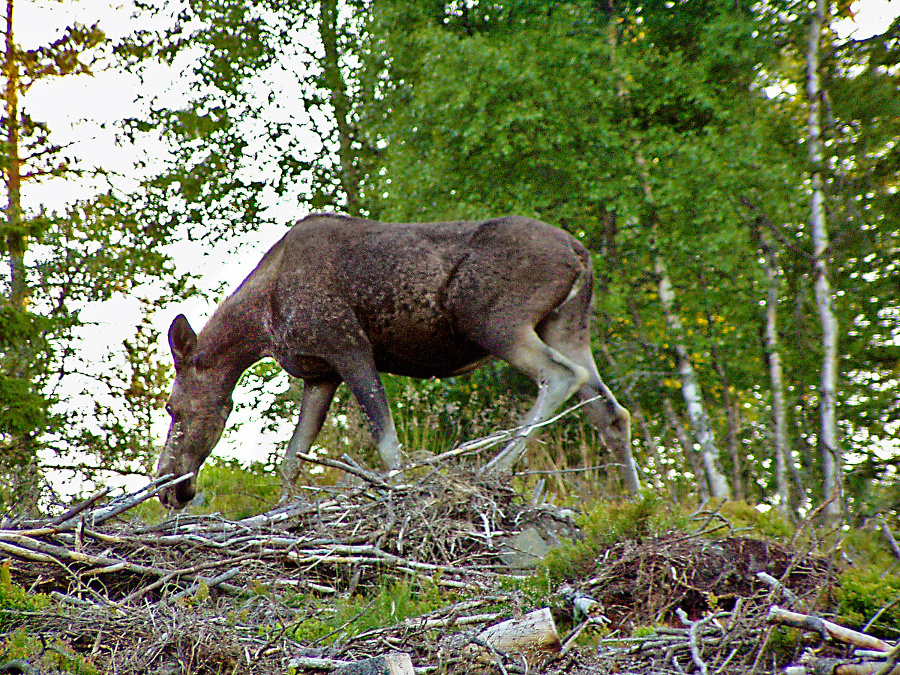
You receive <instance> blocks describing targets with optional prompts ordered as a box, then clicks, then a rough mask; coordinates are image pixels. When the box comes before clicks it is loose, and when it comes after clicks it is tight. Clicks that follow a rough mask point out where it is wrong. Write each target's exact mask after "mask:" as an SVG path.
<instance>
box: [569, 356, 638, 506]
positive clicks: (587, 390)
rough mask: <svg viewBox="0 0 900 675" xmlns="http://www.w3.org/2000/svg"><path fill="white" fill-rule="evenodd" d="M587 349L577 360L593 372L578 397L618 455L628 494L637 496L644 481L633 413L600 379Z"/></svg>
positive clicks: (603, 437)
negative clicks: (633, 450) (636, 459)
mask: <svg viewBox="0 0 900 675" xmlns="http://www.w3.org/2000/svg"><path fill="white" fill-rule="evenodd" d="M585 351H586V357H584V358H583V359H579V360H578V362H579V363H582V364H583V365H585V366H586V367H587V368H588V372H589V373H590V377H589V378H588V381H587V383H586V384H585V385H584V386H583V387H582V388H581V389H580V390H579V391H578V397H579V398H580V399H581V400H582V401H585V404H584V414H585V415H586V416H587V418H588V419H589V420H590V421H591V424H593V425H594V427H595V428H596V429H597V431H598V432H599V433H600V437H601V438H602V439H603V442H604V444H605V445H606V446H607V447H608V448H609V449H610V450H612V452H613V453H614V454H615V455H616V459H617V463H618V466H619V473H620V474H621V476H622V481H623V482H624V483H625V487H626V489H627V490H628V492H629V494H630V495H631V496H632V497H638V496H639V495H640V490H641V484H640V480H639V479H638V473H637V467H636V466H635V463H634V456H633V455H632V454H631V415H630V414H629V413H628V411H627V410H626V409H625V408H623V407H622V406H621V405H619V402H618V401H617V400H616V397H615V396H613V393H612V392H611V391H610V390H609V388H608V387H607V386H606V384H604V382H603V380H601V379H600V375H599V374H598V373H597V366H596V365H595V364H594V359H593V357H592V356H591V353H590V351H589V350H587V349H586V350H585Z"/></svg>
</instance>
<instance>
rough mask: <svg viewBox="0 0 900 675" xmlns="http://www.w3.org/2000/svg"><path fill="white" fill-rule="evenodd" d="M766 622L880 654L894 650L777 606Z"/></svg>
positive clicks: (872, 638) (818, 619) (829, 623)
mask: <svg viewBox="0 0 900 675" xmlns="http://www.w3.org/2000/svg"><path fill="white" fill-rule="evenodd" d="M766 621H768V622H769V623H779V624H783V625H785V626H791V627H793V628H802V629H804V630H809V631H815V632H817V633H819V634H821V635H822V636H823V637H829V638H831V639H832V640H838V641H840V642H847V643H849V644H852V645H855V646H857V647H862V648H863V649H874V650H876V651H879V652H885V653H887V652H890V651H891V649H892V648H893V647H892V646H891V645H889V644H888V643H887V642H885V641H884V640H879V639H878V638H876V637H872V636H871V635H866V634H865V633H860V632H859V631H855V630H851V629H850V628H844V627H843V626H839V625H838V624H836V623H831V621H826V620H825V619H820V618H819V617H817V616H809V615H808V614H799V613H797V612H789V611H787V610H786V609H781V608H780V607H778V606H776V605H772V607H770V608H769V613H768V614H767V615H766Z"/></svg>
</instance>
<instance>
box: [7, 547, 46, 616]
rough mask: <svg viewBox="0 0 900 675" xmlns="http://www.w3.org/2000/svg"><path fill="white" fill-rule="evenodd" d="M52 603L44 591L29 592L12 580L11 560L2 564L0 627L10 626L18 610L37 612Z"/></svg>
mask: <svg viewBox="0 0 900 675" xmlns="http://www.w3.org/2000/svg"><path fill="white" fill-rule="evenodd" d="M49 604H50V598H49V597H47V596H46V595H44V594H43V593H29V592H28V591H26V590H25V589H24V588H22V587H21V586H17V585H16V584H14V583H13V582H12V574H11V573H10V567H9V561H6V562H4V563H3V564H2V565H0V609H2V610H6V611H4V612H0V629H2V628H4V627H8V626H9V621H10V617H11V616H15V615H14V613H11V612H10V610H12V612H16V611H21V612H35V611H38V610H40V609H43V608H44V607H46V606H47V605H49Z"/></svg>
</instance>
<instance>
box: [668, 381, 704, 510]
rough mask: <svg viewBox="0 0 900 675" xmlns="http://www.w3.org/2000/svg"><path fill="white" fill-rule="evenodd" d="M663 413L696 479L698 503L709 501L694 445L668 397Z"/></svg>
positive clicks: (701, 467)
mask: <svg viewBox="0 0 900 675" xmlns="http://www.w3.org/2000/svg"><path fill="white" fill-rule="evenodd" d="M663 411H664V412H665V413H666V419H667V420H668V422H669V426H670V427H672V432H673V433H674V434H675V438H677V439H678V444H679V445H680V446H681V449H682V450H683V451H684V456H685V458H686V459H687V461H688V464H690V465H691V471H693V472H694V476H695V477H696V479H697V491H698V492H699V493H700V501H701V502H705V501H707V500H708V499H709V487H708V486H707V481H706V480H704V473H705V472H704V470H703V466H702V465H701V464H700V459H699V458H698V457H697V451H696V450H694V444H693V443H691V439H690V438H689V437H688V435H687V430H686V429H685V428H684V425H683V424H682V423H681V419H680V418H679V417H678V413H676V412H675V406H673V405H672V399H670V398H669V397H668V396H667V397H666V398H664V399H663Z"/></svg>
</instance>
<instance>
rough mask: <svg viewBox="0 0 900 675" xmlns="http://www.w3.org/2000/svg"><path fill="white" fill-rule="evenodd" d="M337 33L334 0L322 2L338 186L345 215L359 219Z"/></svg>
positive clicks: (350, 124)
mask: <svg viewBox="0 0 900 675" xmlns="http://www.w3.org/2000/svg"><path fill="white" fill-rule="evenodd" d="M339 30H340V28H339V26H338V5H337V0H322V2H321V3H320V5H319V38H320V39H321V40H322V47H323V49H324V51H325V58H324V59H323V60H322V71H323V72H322V79H323V82H324V85H325V87H326V89H327V90H328V95H329V100H330V101H331V107H332V110H333V111H334V123H335V128H336V129H337V134H338V162H339V163H340V183H341V189H342V190H343V192H344V197H345V199H346V200H347V202H346V204H345V207H344V208H345V209H346V211H347V214H348V215H351V216H358V215H360V210H361V209H360V195H359V187H360V176H359V161H358V157H357V156H356V152H355V150H354V147H353V135H354V134H353V128H354V127H353V121H352V105H351V103H350V97H349V96H347V85H346V83H345V82H344V75H343V73H342V72H341V61H340V58H341V52H340V46H339V44H338V35H339Z"/></svg>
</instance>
